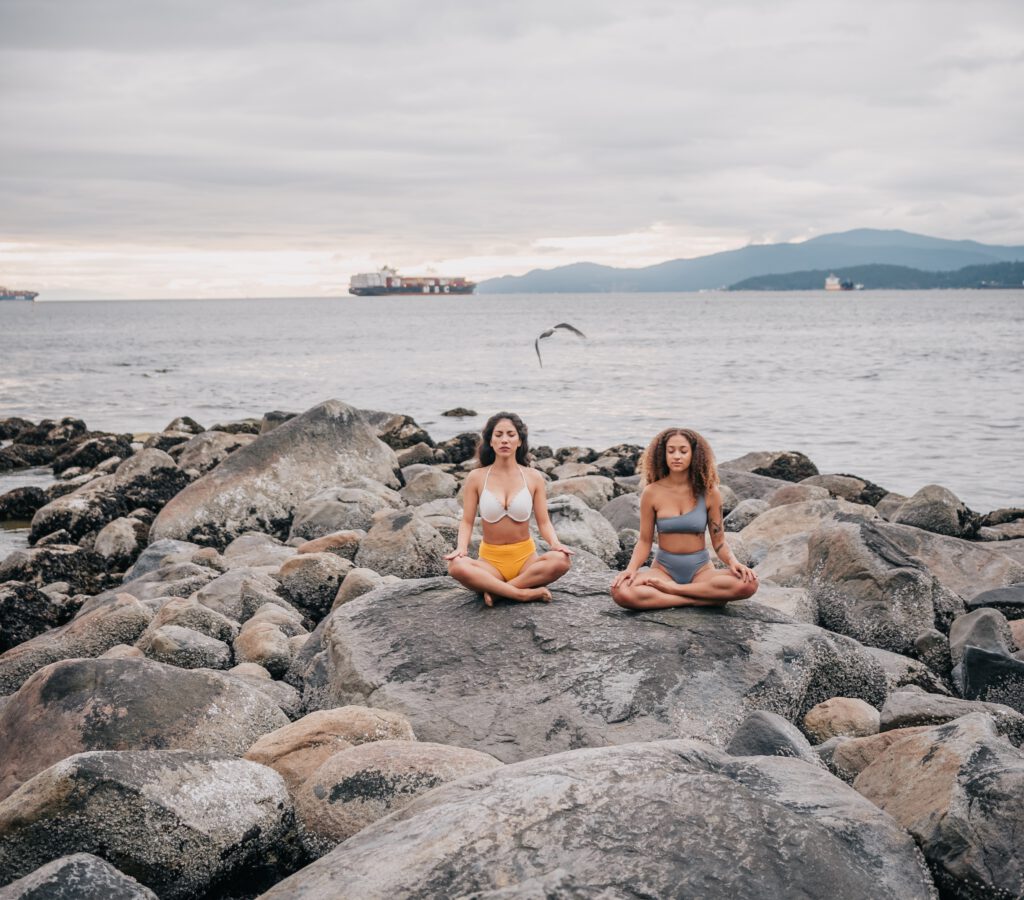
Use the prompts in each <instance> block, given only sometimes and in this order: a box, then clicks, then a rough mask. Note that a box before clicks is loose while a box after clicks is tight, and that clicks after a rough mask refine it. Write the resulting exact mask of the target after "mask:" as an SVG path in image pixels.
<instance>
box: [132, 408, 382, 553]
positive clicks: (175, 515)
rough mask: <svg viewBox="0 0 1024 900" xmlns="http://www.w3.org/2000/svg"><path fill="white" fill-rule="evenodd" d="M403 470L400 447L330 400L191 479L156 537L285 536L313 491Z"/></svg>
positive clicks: (207, 540) (214, 540)
mask: <svg viewBox="0 0 1024 900" xmlns="http://www.w3.org/2000/svg"><path fill="white" fill-rule="evenodd" d="M397 468H398V460H397V459H396V458H395V454H394V451H393V450H391V449H390V448H389V447H388V446H387V445H385V444H383V443H382V442H381V441H380V440H378V438H377V436H376V434H374V431H373V429H372V428H371V427H370V426H369V425H367V424H366V422H365V421H364V420H363V418H362V417H361V416H360V415H359V412H358V411H357V410H355V409H354V408H352V407H351V406H348V405H347V404H345V403H342V402H341V401H339V400H328V401H326V402H325V403H321V404H319V405H318V406H314V407H313V408H312V409H310V410H308V411H307V412H305V413H303V414H302V415H301V416H296V417H295V418H293V419H289V420H288V421H287V422H285V423H284V424H283V425H279V426H278V427H277V428H275V429H274V430H273V431H271V432H270V433H269V434H264V435H261V436H260V437H259V438H258V439H257V440H255V441H253V443H251V444H249V445H248V446H247V447H242V448H241V449H239V450H236V451H235V452H234V453H232V454H231V455H230V456H229V457H228V458H227V459H225V460H224V461H223V462H222V463H221V464H220V465H219V466H217V467H216V468H215V469H214V470H213V471H211V472H209V473H208V474H206V475H204V476H203V477H202V478H200V479H199V480H198V481H194V482H193V483H192V484H190V485H189V486H188V487H187V488H186V489H185V490H183V491H182V492H181V493H179V494H178V495H177V496H176V497H175V498H174V499H173V500H172V501H171V502H170V503H168V504H167V506H165V507H164V509H163V510H162V511H161V513H160V515H158V516H157V518H156V521H155V522H154V523H153V527H152V529H151V531H150V539H151V540H152V541H157V540H161V539H163V538H176V539H178V540H195V541H196V542H197V543H204V544H211V545H214V546H218V547H223V546H224V545H226V544H227V543H228V542H229V541H231V540H232V538H234V537H236V536H238V535H240V534H242V533H244V532H246V531H265V532H268V533H271V534H279V535H281V536H284V535H286V534H287V532H288V527H289V526H290V524H291V520H292V515H293V514H294V512H295V507H296V506H297V504H298V503H299V502H301V501H302V500H304V499H305V498H306V497H310V496H312V495H313V494H315V493H316V492H317V491H319V490H322V489H323V488H326V487H330V486H331V485H336V484H344V483H345V482H346V481H349V480H351V479H352V478H356V477H359V476H367V477H370V478H373V479H375V480H377V481H380V482H383V483H385V484H389V485H392V486H397V484H398V482H397V479H396V478H395V474H394V473H395V470H396V469H397ZM332 530H337V529H332Z"/></svg>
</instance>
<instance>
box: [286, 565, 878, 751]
mask: <svg viewBox="0 0 1024 900" xmlns="http://www.w3.org/2000/svg"><path fill="white" fill-rule="evenodd" d="M608 583H609V578H608V574H607V573H605V574H603V575H585V574H582V573H578V572H576V571H572V572H570V573H569V574H567V575H565V576H563V577H562V578H561V579H559V580H558V581H557V582H555V584H554V585H553V586H552V593H553V595H554V601H553V602H552V603H551V604H539V603H500V604H498V605H496V606H495V607H494V608H493V609H489V608H487V607H485V606H484V605H483V603H482V602H481V601H480V599H479V598H478V597H477V596H476V595H474V594H471V593H470V592H468V591H466V590H465V589H463V588H461V587H460V586H458V585H457V584H455V582H453V581H452V580H451V579H449V578H434V579H426V580H420V581H405V582H401V583H399V584H396V585H392V586H388V587H383V588H379V589H378V590H376V591H373V592H372V593H369V594H365V595H363V596H362V597H359V598H357V599H355V600H352V601H350V602H348V603H345V604H343V605H341V606H339V607H337V608H336V609H335V610H334V612H333V613H331V615H330V616H329V617H328V618H327V619H325V620H324V622H323V623H321V625H320V627H319V628H318V629H317V631H316V632H314V634H313V635H312V636H311V637H310V638H309V640H308V641H307V643H306V645H305V646H304V647H303V650H302V651H301V652H300V653H299V654H298V656H297V657H296V660H295V662H294V663H293V664H292V669H291V671H290V672H289V675H288V680H289V682H290V683H292V684H295V685H296V686H301V687H302V689H303V691H304V697H305V700H306V704H307V708H309V709H319V708H328V707H332V706H339V705H343V704H348V703H356V704H365V705H371V706H376V707H380V708H383V709H389V710H393V711H395V712H400V713H402V714H404V715H405V716H407V717H408V718H409V720H410V721H411V722H412V725H413V727H414V728H415V729H416V734H417V735H418V736H419V737H420V739H421V740H426V741H433V742H435V743H439V744H452V745H455V746H460V747H470V748H473V749H476V750H481V751H483V752H485V753H490V754H492V755H493V756H496V757H498V758H499V759H501V760H503V761H506V762H508V761H512V760H517V759H524V758H527V757H531V756H540V755H543V754H546V753H553V752H557V751H559V750H563V749H568V748H572V747H581V746H603V745H605V744H616V743H624V742H627V741H634V740H656V739H660V738H666V737H677V736H685V737H701V738H704V739H706V740H709V741H711V742H714V743H719V744H723V745H724V744H725V743H726V742H728V740H729V738H730V737H731V736H732V734H733V732H734V731H735V730H736V728H737V727H738V726H739V724H740V723H741V722H742V721H743V720H744V719H745V718H746V717H747V715H749V714H750V713H751V712H753V711H754V710H757V709H767V710H769V711H771V712H776V713H778V714H780V715H782V716H784V717H785V718H787V719H788V720H789V721H795V720H797V718H798V717H800V716H803V714H804V713H806V712H807V710H809V709H810V708H811V707H812V706H814V705H815V704H816V703H818V702H820V701H822V700H826V699H828V698H829V697H833V696H837V695H842V696H848V697H861V698H863V699H865V700H867V701H868V702H869V703H880V702H881V700H882V699H883V697H884V683H885V679H884V675H883V673H882V671H881V668H880V667H879V666H878V665H877V664H876V663H875V662H874V661H873V660H871V658H870V657H869V655H868V654H867V653H866V652H865V650H864V648H862V647H861V646H860V645H859V644H857V643H856V642H854V641H852V640H850V639H848V638H844V637H841V636H839V635H833V634H830V633H829V632H827V631H824V630H823V629H820V628H816V627H814V626H812V625H798V624H793V623H791V622H789V621H788V620H787V619H786V618H785V617H783V616H779V615H777V614H775V613H773V612H772V611H770V610H768V609H766V608H765V607H760V606H757V605H756V604H751V605H750V606H748V607H746V608H743V609H735V610H734V609H732V608H731V607H726V608H725V609H713V610H708V609H695V608H689V609H672V610H664V611H658V612H645V613H633V612H628V611H626V610H623V609H620V608H619V607H617V606H615V605H614V604H613V603H612V602H611V600H610V599H609V597H608Z"/></svg>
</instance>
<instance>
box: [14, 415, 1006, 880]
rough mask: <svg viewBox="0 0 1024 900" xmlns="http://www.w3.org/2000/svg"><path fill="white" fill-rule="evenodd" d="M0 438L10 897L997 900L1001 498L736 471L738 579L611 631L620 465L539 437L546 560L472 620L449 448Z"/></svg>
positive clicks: (355, 418)
mask: <svg viewBox="0 0 1024 900" xmlns="http://www.w3.org/2000/svg"><path fill="white" fill-rule="evenodd" d="M454 412H456V411H453V413H454ZM0 440H3V441H5V442H10V443H8V444H7V445H6V446H4V447H3V448H2V449H0V470H7V469H12V468H19V467H24V466H37V465H47V466H53V469H54V473H55V475H56V476H57V477H58V481H57V482H56V483H55V484H54V485H53V486H51V487H49V488H46V489H40V488H18V489H16V490H14V491H10V492H8V493H7V494H4V495H2V496H0V517H3V518H6V519H25V518H29V517H31V520H32V521H31V532H30V538H29V540H30V546H29V547H28V548H27V549H25V550H18V551H15V552H13V553H11V554H9V555H8V556H7V557H6V558H4V559H2V560H0V873H2V877H0V897H2V898H5V900H6V898H19V897H29V896H38V893H37V892H38V891H39V890H42V889H45V890H50V891H51V892H52V895H53V896H65V895H68V896H83V897H84V896H97V897H99V896H112V895H114V894H116V895H117V896H125V897H153V896H157V897H161V898H165V897H166V898H177V897H209V898H239V900H240V898H243V897H255V896H257V895H260V896H265V897H268V898H271V897H273V898H277V897H281V898H285V897H303V898H325V900H326V898H328V897H334V896H338V891H339V890H340V888H339V886H340V885H344V891H343V892H344V895H346V896H358V897H360V898H363V897H381V898H385V897H387V898H392V897H395V896H407V897H436V896H475V897H493V898H497V897H505V896H565V897H576V896H579V897H583V896H601V895H607V896H613V895H614V896H619V895H622V894H625V893H629V894H630V895H631V896H633V895H644V896H691V895H692V896H698V895H699V896H706V897H729V898H734V897H738V898H744V897H751V898H753V897H764V896H797V895H799V896H822V897H824V896H830V897H831V896H836V897H862V896H869V895H870V896H872V897H892V898H904V897H922V898H925V897H936V896H938V895H939V893H941V895H942V896H943V897H964V898H981V897H996V896H1006V897H1013V896H1020V895H1021V894H1022V893H1024V848H1021V847H1020V846H1019V844H1018V843H1017V842H1015V841H1014V840H1013V838H1012V836H1013V835H1014V834H1015V833H1016V830H1015V829H1016V823H1017V820H1018V819H1020V818H1021V816H1022V815H1024V813H1022V812H1021V811H1022V810H1024V803H1022V801H1024V753H1022V751H1021V749H1020V746H1021V743H1022V741H1024V510H996V511H994V512H991V513H988V514H987V515H979V514H978V513H976V512H974V511H971V510H969V509H967V508H966V507H965V506H964V505H963V504H962V503H961V502H960V501H959V500H958V499H957V498H956V497H955V496H954V495H952V494H951V493H950V492H949V491H948V490H946V489H944V488H941V487H939V486H937V485H929V486H926V487H925V488H922V489H921V490H920V491H919V492H918V493H917V494H915V495H914V496H913V497H900V496H897V495H894V494H892V493H890V492H887V491H886V490H885V489H884V488H881V487H879V486H878V485H874V484H872V483H871V482H869V481H868V480H866V479H863V478H859V477H857V476H854V475H849V474H842V473H825V474H822V473H820V472H819V471H818V470H817V468H816V467H815V466H814V464H813V463H812V462H811V460H809V459H807V457H806V456H803V455H802V454H799V453H795V452H784V453H774V452H759V453H752V454H748V455H747V456H745V457H741V458H740V459H737V460H732V461H728V462H725V463H723V464H722V465H721V467H720V469H721V475H722V481H723V496H724V498H725V506H726V509H725V512H726V514H727V516H726V528H727V530H728V531H729V535H728V537H729V541H730V545H731V546H732V548H733V550H734V552H735V553H736V555H737V557H739V558H740V559H741V560H743V561H744V562H746V563H747V564H749V565H751V566H753V567H754V568H755V570H756V571H757V573H758V575H759V578H760V582H761V587H760V590H759V591H758V593H757V594H756V595H755V596H754V597H753V598H752V599H751V600H744V601H738V602H736V603H733V604H730V605H729V606H727V607H726V608H723V609H696V608H681V609H671V610H661V611H655V612H644V613H635V612H629V611H626V610H623V609H620V608H618V607H617V606H615V605H614V604H613V603H612V601H611V599H610V597H609V596H608V586H609V584H610V582H611V579H612V577H613V571H614V570H615V568H617V567H620V566H621V565H623V563H624V562H625V560H626V559H628V558H629V554H630V553H631V551H632V548H633V546H634V545H635V543H636V540H637V537H638V527H639V508H638V493H637V491H638V487H639V477H638V475H637V473H636V466H637V462H638V459H639V456H640V453H641V451H642V448H640V447H636V446H631V445H626V444H622V445H618V446H616V447H611V448H608V449H607V450H605V451H603V452H596V451H594V450H592V449H590V448H586V447H563V448H558V449H551V448H547V447H540V448H537V450H536V451H535V454H534V461H533V465H534V466H535V467H536V468H537V469H538V470H539V471H540V472H542V473H543V474H544V475H545V477H546V478H547V479H548V482H549V486H548V494H549V508H550V510H551V517H552V521H553V522H554V525H555V528H556V530H557V532H558V534H559V537H560V539H561V540H562V541H563V543H565V544H566V545H568V546H571V547H573V548H574V549H576V551H577V553H576V555H575V556H574V557H573V569H572V571H571V572H570V573H569V574H568V575H566V576H565V577H564V578H562V579H561V580H560V581H558V582H557V583H556V584H555V585H553V594H554V602H553V603H552V604H550V605H548V604H516V603H499V604H498V605H497V606H496V607H495V608H493V609H488V608H486V607H484V605H483V604H482V602H481V600H480V598H479V597H477V596H475V595H473V594H471V593H469V592H468V591H466V590H464V589H463V588H461V587H460V586H459V585H458V584H456V583H455V582H454V581H452V580H451V579H450V578H448V577H447V576H446V574H445V564H444V560H443V556H444V554H445V553H446V552H448V551H449V550H450V549H451V548H453V547H454V543H455V539H456V535H457V532H458V524H459V517H460V504H459V494H460V491H461V487H462V483H463V481H464V479H465V477H466V475H467V474H468V472H469V471H471V469H472V468H473V467H474V465H475V462H474V459H473V455H474V451H475V445H476V435H475V434H470V433H466V434H460V435H457V436H456V437H454V438H451V439H450V440H447V441H444V442H440V443H438V442H435V441H434V440H433V439H432V438H431V437H430V435H429V434H427V432H425V431H424V430H423V429H422V428H420V427H419V425H417V423H416V422H414V421H413V420H412V419H410V418H409V417H408V416H404V415H400V414H392V413H386V412H375V411H360V410H357V409H354V408H353V407H351V406H348V405H347V404H344V403H342V402H340V401H337V400H329V401H326V402H324V403H321V404H319V405H318V406H316V407H313V408H312V409H310V410H308V411H306V412H304V413H301V414H298V415H296V414H293V413H289V412H281V411H276V412H274V413H268V414H267V415H266V416H265V417H264V418H263V420H261V421H257V420H246V421H245V422H241V423H233V424H229V425H222V426H217V427H215V428H211V429H203V428H202V426H200V425H199V424H198V423H196V422H194V421H193V420H191V419H188V418H185V417H183V418H179V419H176V420H175V421H174V422H171V423H169V425H168V427H167V428H166V429H165V430H164V431H163V432H160V433H158V434H154V435H149V436H146V437H145V440H137V439H136V436H133V435H110V434H103V433H97V432H91V431H89V430H88V429H87V427H86V426H85V424H84V423H83V422H81V420H78V419H70V418H69V419H63V420H61V421H60V422H50V421H47V422H42V423H31V422H27V421H24V420H14V419H7V420H0ZM479 538H480V535H479V532H477V533H476V535H475V537H474V543H475V542H476V541H479ZM794 848H799V850H798V851H794ZM737 859H743V860H744V864H743V865H741V866H737V865H736V860H737ZM867 885H870V888H869V887H867ZM41 886H45V887H41ZM62 891H63V892H64V893H61V892H62ZM75 891H77V893H75ZM90 891H91V893H89V892H90ZM264 892H265V893H264ZM50 895H51V894H47V896H50Z"/></svg>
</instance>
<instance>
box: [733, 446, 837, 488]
mask: <svg viewBox="0 0 1024 900" xmlns="http://www.w3.org/2000/svg"><path fill="white" fill-rule="evenodd" d="M722 467H723V468H729V469H734V470H738V471H742V472H750V473H751V474H752V475H761V476H762V477H764V478H775V479H778V480H780V481H803V480H804V479H805V478H810V477H811V476H812V475H817V474H819V473H818V467H817V466H816V465H814V463H813V462H811V461H810V460H809V459H808V458H807V457H806V456H804V454H803V453H798V452H797V451H795V450H780V451H767V450H764V451H757V452H754V453H747V454H745V455H743V456H740V457H738V458H737V459H730V460H727V461H726V462H724V463H722ZM723 480H725V479H723Z"/></svg>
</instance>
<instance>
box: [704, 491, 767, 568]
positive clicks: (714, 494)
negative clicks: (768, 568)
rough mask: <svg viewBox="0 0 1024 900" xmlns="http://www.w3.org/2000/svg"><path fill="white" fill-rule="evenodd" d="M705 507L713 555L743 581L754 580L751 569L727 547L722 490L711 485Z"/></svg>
mask: <svg viewBox="0 0 1024 900" xmlns="http://www.w3.org/2000/svg"><path fill="white" fill-rule="evenodd" d="M707 507H708V531H709V532H710V534H711V546H712V547H714V548H715V555H716V556H717V557H718V558H719V559H720V560H721V561H722V563H723V564H724V565H725V566H726V567H727V568H728V569H729V571H730V572H732V574H733V575H735V576H736V577H737V578H739V579H742V580H743V581H754V580H755V578H756V576H755V575H754V572H753V570H752V569H748V568H747V567H746V566H744V565H743V564H742V563H740V561H739V560H738V559H736V557H735V555H733V552H732V549H731V548H730V547H729V543H728V541H726V539H725V524H724V519H723V516H722V492H721V491H720V490H719V489H718V488H717V487H713V488H711V490H710V491H708V492H707Z"/></svg>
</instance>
